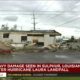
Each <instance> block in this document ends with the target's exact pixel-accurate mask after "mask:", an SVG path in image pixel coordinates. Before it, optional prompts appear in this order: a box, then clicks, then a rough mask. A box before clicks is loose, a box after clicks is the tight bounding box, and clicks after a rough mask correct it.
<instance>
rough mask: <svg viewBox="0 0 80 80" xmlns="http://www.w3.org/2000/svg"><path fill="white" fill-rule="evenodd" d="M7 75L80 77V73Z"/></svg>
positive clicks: (19, 75) (10, 75) (11, 75)
mask: <svg viewBox="0 0 80 80" xmlns="http://www.w3.org/2000/svg"><path fill="white" fill-rule="evenodd" d="M6 77H80V74H79V73H54V74H53V73H49V74H47V73H46V74H44V73H40V74H36V73H33V74H7V75H6Z"/></svg>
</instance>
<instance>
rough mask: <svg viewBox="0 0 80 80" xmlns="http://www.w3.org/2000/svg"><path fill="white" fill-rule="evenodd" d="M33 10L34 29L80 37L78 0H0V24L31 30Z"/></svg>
mask: <svg viewBox="0 0 80 80" xmlns="http://www.w3.org/2000/svg"><path fill="white" fill-rule="evenodd" d="M33 11H34V13H35V17H36V22H37V24H36V29H40V30H41V29H47V30H51V29H53V30H54V29H55V30H57V31H58V32H60V33H62V35H63V36H72V35H74V36H77V37H80V0H0V25H2V24H8V26H9V27H10V28H11V27H12V26H13V25H15V24H17V25H18V29H21V27H22V29H23V30H32V29H33V24H32V23H33V16H32V14H33Z"/></svg>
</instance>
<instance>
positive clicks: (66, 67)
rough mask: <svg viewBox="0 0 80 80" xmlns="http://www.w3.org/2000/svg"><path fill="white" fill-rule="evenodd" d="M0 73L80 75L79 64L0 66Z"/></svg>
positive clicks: (15, 64)
mask: <svg viewBox="0 0 80 80" xmlns="http://www.w3.org/2000/svg"><path fill="white" fill-rule="evenodd" d="M0 72H6V73H80V64H70V63H69V64H67V63H66V64H58V63H51V64H45V63H43V64H31V63H30V64H23V63H22V64H19V63H18V64H17V63H10V64H0Z"/></svg>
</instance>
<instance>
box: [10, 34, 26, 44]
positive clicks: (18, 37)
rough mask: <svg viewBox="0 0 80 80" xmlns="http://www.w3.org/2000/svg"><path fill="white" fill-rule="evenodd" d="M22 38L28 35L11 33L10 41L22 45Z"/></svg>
mask: <svg viewBox="0 0 80 80" xmlns="http://www.w3.org/2000/svg"><path fill="white" fill-rule="evenodd" d="M21 36H27V34H25V33H24V34H22V33H11V34H10V39H12V40H13V42H14V43H21Z"/></svg>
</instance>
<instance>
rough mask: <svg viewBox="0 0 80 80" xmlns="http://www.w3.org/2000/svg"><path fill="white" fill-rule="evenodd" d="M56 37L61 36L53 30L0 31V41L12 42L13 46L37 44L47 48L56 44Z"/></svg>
mask: <svg viewBox="0 0 80 80" xmlns="http://www.w3.org/2000/svg"><path fill="white" fill-rule="evenodd" d="M56 36H61V34H60V33H59V32H57V31H55V30H30V31H22V30H21V31H20V30H16V31H11V30H6V31H5V30H0V40H1V41H12V43H13V44H25V43H34V42H37V43H38V44H39V45H42V46H48V45H50V44H56Z"/></svg>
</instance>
